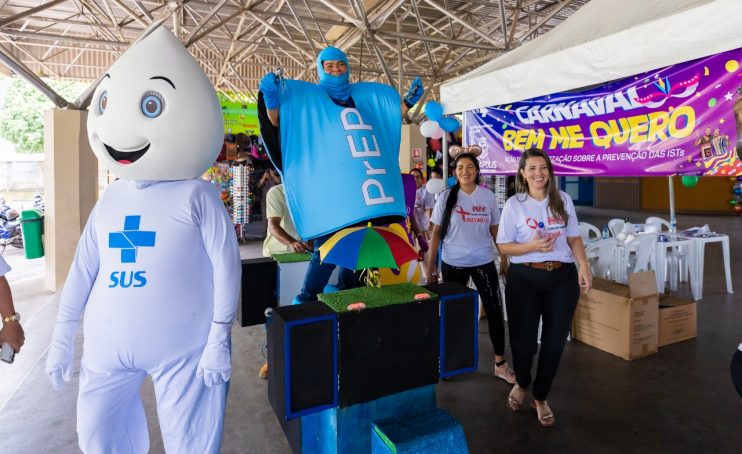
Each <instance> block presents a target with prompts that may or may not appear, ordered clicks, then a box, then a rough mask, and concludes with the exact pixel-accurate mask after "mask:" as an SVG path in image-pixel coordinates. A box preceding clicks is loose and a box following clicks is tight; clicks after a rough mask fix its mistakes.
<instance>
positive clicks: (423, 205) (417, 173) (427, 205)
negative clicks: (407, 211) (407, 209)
mask: <svg viewBox="0 0 742 454" xmlns="http://www.w3.org/2000/svg"><path fill="white" fill-rule="evenodd" d="M410 175H412V176H414V177H415V188H416V190H415V223H416V224H417V228H418V231H420V232H421V233H423V234H424V235H425V236H426V238H429V237H428V235H427V232H428V229H429V227H430V215H431V214H432V213H433V206H435V197H433V194H431V193H429V192H428V190H427V189H425V179H424V178H423V172H422V171H421V170H420V169H412V170H410Z"/></svg>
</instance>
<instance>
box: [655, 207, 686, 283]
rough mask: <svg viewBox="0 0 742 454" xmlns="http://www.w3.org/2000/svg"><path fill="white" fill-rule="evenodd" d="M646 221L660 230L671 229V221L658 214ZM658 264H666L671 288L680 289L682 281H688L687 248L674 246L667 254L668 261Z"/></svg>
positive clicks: (658, 264)
mask: <svg viewBox="0 0 742 454" xmlns="http://www.w3.org/2000/svg"><path fill="white" fill-rule="evenodd" d="M644 223H645V224H646V225H648V226H653V227H654V229H656V230H657V231H658V232H662V231H667V232H669V231H670V223H669V222H668V221H666V220H664V219H662V218H659V217H656V216H650V217H648V218H647V219H646V220H645V221H644ZM656 266H666V267H667V273H665V275H666V276H667V279H668V280H669V281H670V290H677V289H678V279H679V280H680V282H688V278H689V273H690V270H689V269H688V251H686V250H685V248H673V250H672V251H671V252H670V253H669V254H668V255H667V263H657V264H656Z"/></svg>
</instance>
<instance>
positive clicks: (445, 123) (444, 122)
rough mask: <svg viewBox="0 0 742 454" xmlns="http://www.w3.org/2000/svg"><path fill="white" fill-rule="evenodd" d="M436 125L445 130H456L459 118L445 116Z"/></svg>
mask: <svg viewBox="0 0 742 454" xmlns="http://www.w3.org/2000/svg"><path fill="white" fill-rule="evenodd" d="M438 125H439V126H440V127H441V129H443V130H444V131H446V132H456V131H458V130H459V127H460V126H459V120H457V119H455V118H454V117H446V118H443V119H441V121H439V122H438Z"/></svg>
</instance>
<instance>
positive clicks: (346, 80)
mask: <svg viewBox="0 0 742 454" xmlns="http://www.w3.org/2000/svg"><path fill="white" fill-rule="evenodd" d="M326 60H339V61H342V62H345V64H346V66H348V70H347V71H346V72H345V74H342V75H340V76H333V75H331V74H327V73H326V72H325V70H324V69H323V68H322V62H323V61H326ZM317 74H318V75H319V84H320V85H321V86H322V88H324V89H325V91H326V92H327V94H328V95H330V97H331V98H333V99H337V100H340V101H345V100H346V99H348V98H350V64H349V63H348V57H346V56H345V52H343V51H342V50H340V49H338V48H337V47H332V46H329V47H326V48H325V49H324V50H322V52H320V53H319V55H318V56H317Z"/></svg>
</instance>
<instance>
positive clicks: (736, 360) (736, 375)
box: [729, 344, 742, 397]
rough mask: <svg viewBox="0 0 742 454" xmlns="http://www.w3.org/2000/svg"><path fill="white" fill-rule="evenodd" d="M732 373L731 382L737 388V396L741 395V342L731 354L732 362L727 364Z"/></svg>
mask: <svg viewBox="0 0 742 454" xmlns="http://www.w3.org/2000/svg"><path fill="white" fill-rule="evenodd" d="M729 369H730V372H731V373H732V383H733V384H734V389H736V390H737V394H739V397H742V344H739V347H737V350H735V351H734V355H732V364H731V365H730V366H729Z"/></svg>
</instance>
